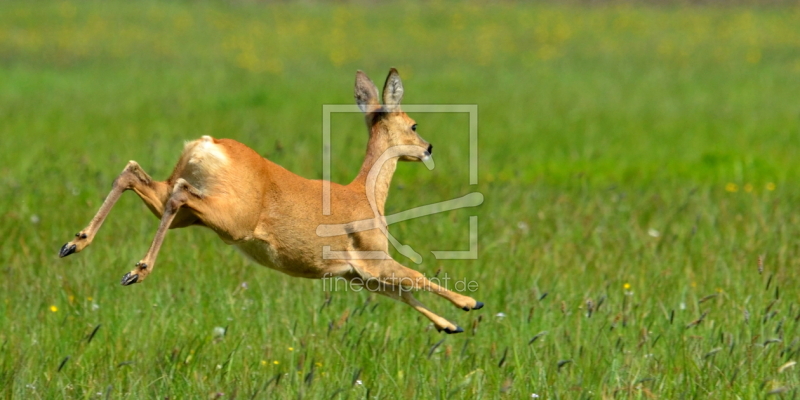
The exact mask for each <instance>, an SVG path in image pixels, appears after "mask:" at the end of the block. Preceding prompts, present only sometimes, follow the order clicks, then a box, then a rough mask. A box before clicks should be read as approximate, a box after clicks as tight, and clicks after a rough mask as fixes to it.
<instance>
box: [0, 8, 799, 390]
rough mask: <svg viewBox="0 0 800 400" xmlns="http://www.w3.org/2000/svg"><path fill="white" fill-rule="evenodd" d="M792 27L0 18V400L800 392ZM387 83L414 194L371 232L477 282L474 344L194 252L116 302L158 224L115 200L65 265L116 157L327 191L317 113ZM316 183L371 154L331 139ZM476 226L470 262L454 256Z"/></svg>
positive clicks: (631, 21) (190, 241)
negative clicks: (472, 111)
mask: <svg viewBox="0 0 800 400" xmlns="http://www.w3.org/2000/svg"><path fill="white" fill-rule="evenodd" d="M798 27H800V7H797V6H792V5H785V6H781V7H777V6H772V7H750V8H746V7H743V6H732V7H720V6H702V5H701V6H680V5H650V6H635V5H626V4H618V5H598V4H592V5H589V6H579V5H556V4H517V3H501V4H496V5H490V4H488V3H481V2H469V3H452V2H431V3H422V2H419V3H417V2H411V3H396V4H388V5H377V4H372V3H366V2H365V3H335V4H327V3H326V4H313V5H312V4H306V3H303V4H289V3H275V4H271V3H270V4H251V3H247V2H241V3H240V2H219V3H216V2H198V3H193V2H165V3H157V2H136V3H129V2H122V1H111V2H67V1H59V2H51V1H44V2H0V217H2V218H1V219H0V234H2V238H3V244H2V247H0V398H4V399H55V398H66V399H122V398H126V399H127V398H159V399H202V398H224V399H233V398H237V399H251V398H255V399H258V398H283V397H292V398H309V399H339V398H341V399H344V398H349V399H360V398H371V399H373V398H378V399H395V398H420V399H427V398H441V399H450V398H454V399H473V398H485V399H488V398H509V399H519V398H532V397H536V396H538V397H539V398H543V399H544V398H546V399H612V398H613V399H656V398H660V399H681V398H683V399H703V398H713V399H755V398H785V399H790V398H795V397H796V396H797V392H798V389H799V388H800V366H797V365H795V362H797V361H798V360H800V329H798V328H799V327H800V280H798V273H797V271H798V270H800V210H798V207H797V205H798V204H800V188H799V187H798V185H797V182H798V180H799V179H800V157H798V150H799V149H800V29H798ZM390 67H396V68H398V70H399V71H400V74H401V76H402V77H403V79H404V84H405V93H406V94H405V98H404V103H406V104H476V105H477V106H478V110H479V111H478V112H479V117H478V121H479V122H478V123H479V125H478V135H479V142H478V149H479V164H478V183H477V185H470V184H469V168H468V166H469V141H468V132H469V126H468V124H469V119H468V118H467V116H466V114H446V113H442V114H431V113H418V114H412V115H411V116H412V117H413V118H415V119H416V121H417V123H418V124H419V129H418V132H419V133H420V134H421V135H422V137H424V138H425V139H426V140H428V141H430V142H431V143H433V145H434V147H435V149H436V151H435V152H434V158H435V160H436V168H435V169H434V170H432V171H428V170H427V169H426V168H425V167H424V166H422V165H421V164H412V163H404V164H401V165H400V167H399V168H398V171H397V174H396V175H395V178H394V181H393V183H392V188H391V192H390V195H389V201H388V204H387V212H388V213H395V212H399V211H402V210H406V209H409V208H412V207H416V206H420V205H424V204H430V203H434V202H439V201H443V200H449V199H452V198H456V197H460V196H463V195H465V194H468V193H472V192H480V193H482V194H483V195H484V196H485V202H484V204H483V205H481V206H480V207H477V208H468V209H462V210H456V211H449V212H446V213H441V214H435V215H431V216H427V217H423V218H418V219H414V220H409V221H405V222H402V223H398V224H396V225H392V227H391V231H392V233H393V234H394V236H395V237H396V238H398V240H400V241H401V242H403V243H405V244H408V245H410V246H412V247H413V248H414V249H415V250H416V251H417V252H418V253H420V254H422V255H423V257H424V259H423V262H422V264H419V265H415V264H413V262H412V261H411V260H409V259H406V258H404V257H402V256H401V255H399V254H397V253H394V254H395V256H396V258H397V259H398V260H399V261H400V262H402V263H404V264H405V265H408V266H410V267H413V268H417V269H418V270H419V271H421V272H424V273H425V274H427V275H429V276H432V275H434V274H436V273H437V271H441V272H439V273H440V274H442V275H440V276H443V274H447V276H449V277H451V278H452V279H454V280H467V281H474V282H476V283H477V285H478V288H477V291H475V292H474V293H471V295H472V296H473V297H475V298H476V299H478V300H481V301H483V302H484V303H486V306H485V307H484V308H483V309H481V310H476V311H472V312H469V313H464V312H463V311H461V310H458V309H456V308H454V307H452V305H450V304H449V303H448V302H446V301H445V300H444V299H441V298H439V297H438V296H435V295H433V294H430V293H420V294H418V295H417V298H418V299H420V300H421V301H422V302H423V303H425V304H426V305H427V306H428V307H430V308H431V309H432V310H434V311H435V312H438V313H440V314H441V315H443V316H445V317H446V318H448V319H451V320H453V321H455V322H457V323H458V324H459V325H460V326H462V327H463V328H464V329H465V332H464V333H462V334H459V335H444V334H441V333H438V332H436V330H435V329H432V327H431V325H430V324H429V322H428V321H427V320H426V319H424V318H423V317H422V316H421V315H420V314H418V313H417V312H415V311H414V310H412V309H411V308H409V307H407V306H406V305H403V304H400V303H396V302H393V301H391V300H389V299H386V298H383V297H380V298H379V297H376V296H374V295H369V294H368V293H365V292H360V293H351V292H349V291H343V290H339V291H330V290H326V287H324V284H323V282H322V281H311V280H302V279H296V278H290V277H288V276H284V275H282V274H280V273H278V272H275V271H272V270H269V269H266V268H263V267H260V266H257V265H254V264H251V263H250V262H248V261H247V260H245V258H243V257H241V256H240V255H239V254H237V252H236V251H235V250H234V249H233V248H231V247H229V246H226V245H225V244H224V243H223V242H222V241H220V240H219V239H218V238H217V237H216V236H215V235H214V234H213V232H210V231H208V230H203V229H199V228H190V229H180V230H173V231H170V232H169V234H168V235H167V239H166V241H165V244H164V247H163V248H162V250H161V253H160V256H159V260H158V268H156V270H155V271H154V274H153V275H151V276H150V277H149V278H148V280H147V281H145V282H143V283H142V284H137V285H133V286H131V287H123V286H120V284H119V280H120V278H121V277H122V275H123V274H124V273H126V272H128V271H129V270H130V269H131V268H132V266H133V264H134V263H135V262H136V261H138V260H139V259H140V258H141V257H142V256H143V255H144V253H145V251H146V250H147V247H148V246H149V244H150V241H151V240H152V237H153V235H154V233H155V230H156V227H157V225H158V220H156V219H155V218H153V217H152V215H151V214H150V213H149V212H148V211H147V210H146V208H145V207H144V205H143V204H142V202H141V201H140V200H139V199H138V198H137V196H136V195H134V194H132V193H126V194H125V195H123V197H122V199H121V200H120V201H119V203H117V206H116V207H115V208H114V210H113V211H112V212H111V215H110V217H109V219H108V220H107V221H106V223H105V225H104V226H103V228H102V229H101V230H100V232H99V234H98V236H97V237H96V239H95V241H94V243H93V244H92V246H91V247H89V248H88V249H86V250H85V251H84V252H82V253H80V254H77V255H72V256H70V257H68V258H65V259H59V258H58V256H57V254H58V249H59V248H60V246H61V245H62V244H64V243H65V242H66V241H68V240H69V239H70V238H71V236H72V235H73V234H74V233H75V232H77V231H78V230H80V229H82V228H83V227H84V226H85V225H86V224H87V223H88V222H89V220H90V219H91V217H92V216H93V215H94V213H95V212H96V211H97V208H98V207H99V205H100V204H101V202H102V200H103V199H104V197H105V196H106V194H107V193H108V190H109V188H110V184H111V182H112V181H113V179H114V178H115V177H116V176H117V174H118V173H119V172H120V171H121V170H122V168H123V167H124V166H125V164H126V163H127V161H128V160H136V161H138V162H139V163H140V164H141V165H142V167H143V168H144V169H145V170H146V171H148V173H150V175H152V176H153V177H154V178H157V179H163V178H165V177H166V176H167V175H168V174H169V173H170V171H171V169H172V167H173V165H174V163H175V162H176V161H177V156H178V154H179V152H180V150H181V149H182V146H183V142H184V141H185V140H189V139H194V138H197V137H199V136H201V135H212V136H215V137H228V138H234V139H237V140H239V141H241V142H243V143H245V144H247V145H249V146H251V147H252V148H254V149H256V150H257V151H258V152H259V153H261V154H263V155H264V156H266V157H268V158H270V159H271V160H273V161H275V162H277V163H279V164H281V165H283V166H285V167H286V168H288V169H289V170H291V171H294V172H296V173H298V174H300V175H302V176H305V177H309V178H320V177H321V176H322V127H323V125H322V124H323V123H322V121H323V119H322V106H323V105H324V104H352V103H353V95H352V93H353V82H354V77H355V71H356V70H357V69H362V70H364V71H366V72H367V73H368V74H369V75H370V76H371V77H372V79H373V80H374V81H375V82H378V83H379V84H380V83H382V82H383V80H384V78H385V76H386V73H387V71H388V70H389V68H390ZM331 137H332V160H333V161H332V166H333V171H332V177H333V180H334V181H338V182H349V181H350V180H351V179H352V178H353V177H354V176H355V174H356V172H357V171H358V167H359V165H360V163H361V161H362V157H363V154H364V150H365V147H366V139H367V135H366V131H365V129H364V126H363V120H362V118H361V117H360V116H359V115H357V114H347V113H343V114H336V115H334V116H333V118H332V134H331ZM471 215H477V216H478V218H479V222H478V230H479V236H478V246H479V254H478V258H477V259H475V260H437V259H435V258H434V257H433V256H432V254H431V251H436V250H466V249H467V248H468V244H469V216H471Z"/></svg>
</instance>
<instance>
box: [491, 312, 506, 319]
mask: <svg viewBox="0 0 800 400" xmlns="http://www.w3.org/2000/svg"><path fill="white" fill-rule="evenodd" d="M494 316H495V317H497V318H505V317H506V314H505V313H501V312H499V313H497V314H495V315H494Z"/></svg>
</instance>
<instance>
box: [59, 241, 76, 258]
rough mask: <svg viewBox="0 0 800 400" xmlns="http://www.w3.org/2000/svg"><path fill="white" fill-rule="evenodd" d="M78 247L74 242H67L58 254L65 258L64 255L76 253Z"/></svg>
mask: <svg viewBox="0 0 800 400" xmlns="http://www.w3.org/2000/svg"><path fill="white" fill-rule="evenodd" d="M76 248H77V246H75V245H74V244H73V245H70V244H69V243H67V244H65V245H63V246H61V250H60V251H59V252H58V256H59V257H61V258H64V257H66V256H68V255H70V254H72V253H74V252H75V249H76Z"/></svg>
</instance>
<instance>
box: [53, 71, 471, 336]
mask: <svg viewBox="0 0 800 400" xmlns="http://www.w3.org/2000/svg"><path fill="white" fill-rule="evenodd" d="M355 98H356V103H357V104H358V106H359V108H360V109H361V111H362V112H364V114H365V120H366V123H367V127H368V128H369V142H368V144H367V154H366V157H365V158H364V163H363V165H362V166H361V170H360V171H359V173H358V176H356V178H355V179H354V180H353V182H351V183H350V184H348V185H339V184H336V183H330V199H331V201H330V213H329V214H330V215H323V212H322V210H323V181H321V180H309V179H305V178H302V177H300V176H297V175H295V174H293V173H291V172H289V171H288V170H286V169H284V168H283V167H281V166H279V165H277V164H275V163H273V162H271V161H269V160H267V159H265V158H263V157H261V156H259V154H258V153H256V152H255V151H253V150H252V149H250V148H249V147H247V146H245V145H244V144H241V143H239V142H237V141H234V140H231V139H214V138H212V137H210V136H203V137H202V138H200V139H198V140H195V141H192V142H188V143H186V145H185V146H184V149H183V152H182V153H181V156H180V159H179V161H178V164H177V165H176V166H175V169H174V170H173V172H172V174H171V175H170V177H169V178H168V179H167V180H166V181H163V182H159V181H154V180H153V179H151V178H150V176H149V175H148V174H147V173H146V172H145V171H144V170H143V169H142V168H141V167H140V166H139V164H137V163H136V162H135V161H130V162H129V163H128V165H127V166H126V167H125V169H123V170H122V173H120V175H119V176H118V177H117V178H116V179H115V180H114V183H113V185H112V189H111V193H109V195H108V197H106V199H105V201H104V202H103V204H102V206H101V207H100V210H99V211H98V212H97V214H96V215H95V217H94V218H93V219H92V221H91V222H90V223H89V225H88V226H87V227H86V229H84V230H82V231H80V232H79V233H77V234H76V235H75V239H73V240H72V241H70V242H69V243H67V244H65V245H64V246H63V247H62V248H61V251H60V252H59V256H60V257H66V256H68V255H70V254H72V253H77V252H80V251H82V250H83V249H85V248H86V246H88V245H89V244H90V243H91V242H92V240H93V239H94V237H95V235H96V234H97V231H98V230H99V229H100V226H101V225H102V224H103V221H104V220H105V219H106V217H107V216H108V213H109V211H111V208H112V207H113V206H114V203H116V202H117V200H118V199H119V197H120V195H122V192H124V191H126V190H133V191H134V192H135V193H136V194H137V195H139V197H140V198H141V199H142V200H143V201H144V203H145V204H146V205H147V207H148V208H149V209H150V211H152V212H153V214H155V215H156V217H158V218H160V219H161V223H160V224H159V226H158V230H157V231H156V234H155V238H154V239H153V242H152V244H151V246H150V249H149V250H148V251H147V254H145V256H144V258H143V259H142V260H141V261H139V262H138V263H136V266H135V268H134V269H133V270H132V271H130V272H128V273H127V274H125V276H124V277H123V278H122V284H123V285H131V284H134V283H137V282H141V281H143V280H144V279H145V278H147V276H148V275H150V273H151V272H152V271H153V267H154V266H155V262H156V257H157V256H158V251H159V249H160V248H161V243H162V242H163V241H164V236H165V234H166V232H167V229H172V228H183V227H186V226H190V225H199V226H205V227H208V228H210V229H212V230H213V231H214V232H216V233H217V235H219V237H220V238H221V239H222V240H223V241H224V242H225V243H227V244H231V245H234V246H236V247H237V248H239V250H241V251H242V252H243V253H245V254H246V255H247V256H248V257H249V258H251V259H253V260H254V261H256V262H257V263H259V264H262V265H264V266H267V267H269V268H272V269H275V270H278V271H280V272H283V273H285V274H288V275H291V276H296V277H303V278H313V279H320V278H337V277H338V278H344V279H346V280H348V281H351V282H355V283H358V284H362V285H364V286H366V287H367V289H369V290H371V291H376V292H377V293H379V294H381V295H384V296H387V297H390V298H393V299H395V300H399V301H402V302H404V303H406V304H408V305H410V306H411V307H413V308H414V309H415V310H417V311H419V312H420V313H422V314H423V315H425V317H427V318H428V319H430V320H431V321H432V322H433V324H434V325H435V326H436V328H437V329H438V330H440V331H445V332H446V333H458V332H463V329H461V328H460V327H458V326H457V325H455V324H453V323H451V322H450V321H448V320H446V319H445V318H442V317H441V316H439V315H436V314H434V313H433V312H432V311H430V310H429V309H428V308H426V307H425V306H424V305H422V303H420V302H419V301H417V299H415V298H414V296H413V295H412V293H411V292H410V291H411V290H418V289H425V290H429V291H432V292H434V293H436V294H438V295H440V296H442V297H444V298H446V299H447V300H449V301H450V302H451V303H453V304H454V305H456V307H458V308H461V309H463V310H465V311H469V310H473V309H479V308H481V307H483V303H481V302H479V301H475V299H473V298H471V297H468V296H464V295H461V294H458V293H455V292H452V291H449V290H447V289H446V288H443V287H441V286H439V285H437V284H435V283H433V282H431V281H429V280H428V279H427V278H425V276H424V275H422V274H421V273H419V272H417V271H415V270H412V269H410V268H406V267H405V266H403V265H402V264H400V263H398V262H397V261H395V260H393V259H392V258H391V257H390V256H389V253H388V243H387V235H386V231H385V221H384V222H383V226H380V227H375V228H373V229H367V230H365V229H343V230H342V231H341V234H340V235H337V236H329V237H321V236H320V235H318V234H317V233H316V232H317V229H318V227H320V226H322V225H328V226H331V225H333V226H336V225H340V226H348V225H347V224H351V223H352V222H353V221H362V220H368V219H373V220H382V219H383V214H384V204H385V202H386V196H387V195H388V192H389V185H390V182H391V179H392V175H393V174H394V172H395V169H396V167H397V161H398V160H403V161H426V160H428V158H429V157H430V155H431V151H432V149H433V146H431V145H430V144H429V143H428V142H426V141H425V140H423V139H422V138H421V137H420V136H419V135H418V134H417V132H416V129H417V125H416V123H415V122H414V120H412V119H411V118H410V117H409V116H408V115H406V113H404V112H403V111H401V109H400V101H401V99H402V98H403V84H402V82H401V80H400V76H399V75H398V73H397V71H396V70H395V69H394V68H392V69H391V70H390V71H389V75H388V77H387V78H386V84H385V85H384V88H383V105H381V104H380V102H379V101H378V88H377V87H375V84H374V83H372V81H371V80H370V79H369V78H368V77H367V76H366V75H365V74H364V73H363V72H361V71H358V72H357V73H356V85H355ZM397 147H402V148H403V149H404V150H403V151H402V152H401V153H399V155H398V156H393V157H391V158H390V159H388V160H387V159H386V157H382V155H385V154H386V153H387V151H389V150H390V149H391V148H397ZM379 159H381V161H380V162H379V161H378V160H379ZM376 163H377V164H376ZM373 166H375V167H376V168H379V170H377V169H376V170H375V171H372V172H373V173H372V174H371V173H370V172H371V170H372V169H373ZM370 180H371V182H368V181H370ZM371 187H372V188H373V189H374V193H368V191H369V190H370V189H371ZM371 202H372V204H371ZM373 205H375V206H377V207H376V208H377V212H379V216H376V214H375V209H374V208H373V207H372V206H373ZM378 225H381V222H380V221H379V222H377V223H376V224H374V225H373V226H378ZM323 247H326V248H328V249H333V250H336V251H340V252H341V253H343V254H352V255H356V254H355V253H357V252H365V251H366V252H372V253H373V254H374V253H376V252H379V253H380V254H383V255H384V256H381V257H373V258H374V259H363V258H359V257H357V256H353V257H340V258H342V259H328V257H324V256H323ZM369 282H372V283H376V282H377V283H378V284H377V285H375V284H367V283H369Z"/></svg>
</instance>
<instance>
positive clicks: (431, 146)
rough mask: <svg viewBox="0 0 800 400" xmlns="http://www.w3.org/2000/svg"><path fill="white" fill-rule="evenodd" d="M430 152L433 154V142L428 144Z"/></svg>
mask: <svg viewBox="0 0 800 400" xmlns="http://www.w3.org/2000/svg"><path fill="white" fill-rule="evenodd" d="M428 154H433V145H432V144H429V145H428Z"/></svg>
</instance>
